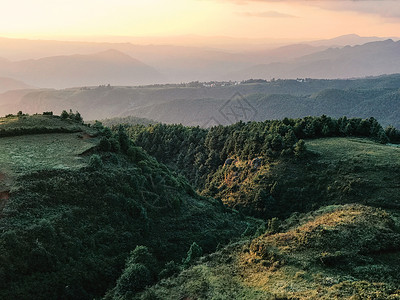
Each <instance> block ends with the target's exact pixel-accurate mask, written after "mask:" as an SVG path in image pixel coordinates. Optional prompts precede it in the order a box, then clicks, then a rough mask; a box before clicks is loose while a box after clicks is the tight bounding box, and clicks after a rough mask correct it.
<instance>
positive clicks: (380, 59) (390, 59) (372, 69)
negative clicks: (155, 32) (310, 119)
mask: <svg viewBox="0 0 400 300" xmlns="http://www.w3.org/2000/svg"><path fill="white" fill-rule="evenodd" d="M382 39H383V38H380V37H360V36H358V35H354V34H352V35H345V36H341V37H337V38H334V39H328V40H320V41H305V42H302V43H294V44H286V45H282V44H281V45H280V46H278V45H276V44H275V46H273V45H272V44H270V45H267V44H266V45H265V46H260V45H257V46H255V45H254V44H253V43H254V41H248V42H249V45H248V49H247V50H246V51H244V50H240V51H228V50H227V49H223V47H222V46H221V48H220V49H218V48H210V47H205V46H198V47H187V46H181V45H180V46H175V45H168V44H165V45H134V44H131V43H93V42H65V41H64V42H63V41H41V40H15V39H5V38H0V57H4V59H1V58H0V76H2V77H10V78H14V79H16V80H19V81H23V82H25V83H26V84H27V85H32V86H38V87H48V88H66V87H73V86H88V85H94V86H98V85H101V84H108V83H110V84H111V85H131V86H132V85H142V84H151V83H180V82H190V81H213V80H219V81H220V80H243V79H249V78H264V79H271V78H297V77H301V78H304V77H311V78H351V77H363V76H373V75H380V74H389V73H397V72H400V68H399V60H400V59H399V57H400V51H399V43H400V42H395V41H393V40H387V39H386V40H383V41H382ZM214 41H216V39H214ZM166 42H167V41H166ZM231 42H232V43H238V42H239V41H237V40H233V41H231ZM259 42H260V43H261V41H259ZM232 45H233V44H232ZM232 47H234V46H232ZM110 49H112V50H110ZM235 49H236V48H235ZM3 91H4V90H3Z"/></svg>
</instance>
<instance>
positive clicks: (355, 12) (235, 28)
mask: <svg viewBox="0 0 400 300" xmlns="http://www.w3.org/2000/svg"><path fill="white" fill-rule="evenodd" d="M0 5H1V6H0V36H2V37H13V38H33V39H37V38H46V39H62V38H65V39H67V38H68V39H71V38H72V39H85V38H92V39H93V38H96V37H98V38H100V39H101V38H102V37H107V36H108V37H110V36H126V37H129V36H133V37H145V36H157V37H166V36H180V35H199V36H229V37H237V38H244V37H245V38H255V39H260V38H271V39H285V38H290V39H319V38H332V37H335V36H339V35H344V34H349V33H356V34H359V35H361V36H383V37H391V36H398V35H399V33H400V1H398V0H325V1H319V0H136V1H135V0H34V1H32V0H13V1H10V0H0Z"/></svg>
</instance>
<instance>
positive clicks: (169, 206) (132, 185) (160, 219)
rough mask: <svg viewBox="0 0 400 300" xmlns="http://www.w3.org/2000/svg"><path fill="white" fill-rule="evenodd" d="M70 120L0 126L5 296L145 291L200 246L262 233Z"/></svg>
mask: <svg viewBox="0 0 400 300" xmlns="http://www.w3.org/2000/svg"><path fill="white" fill-rule="evenodd" d="M63 115H64V116H65V120H63V119H62V117H57V116H51V115H45V116H42V115H36V116H26V115H22V114H21V115H19V116H17V115H15V116H9V117H7V118H2V119H1V124H0V129H1V131H2V132H3V133H4V132H6V133H7V137H0V143H1V147H2V154H1V160H0V167H1V176H0V188H1V189H2V190H1V193H0V194H1V197H0V201H1V202H0V203H1V205H0V209H1V212H0V213H1V219H0V233H1V238H0V243H1V244H0V261H1V265H0V276H1V283H0V298H2V299H43V298H46V299H93V298H94V297H100V296H102V295H104V294H105V292H106V291H107V289H109V288H111V287H113V286H114V284H115V282H117V283H120V284H118V285H117V289H116V291H115V293H116V295H118V294H121V295H123V294H125V293H126V292H129V291H131V292H133V291H138V290H141V289H143V288H144V287H145V286H146V285H148V284H151V283H152V282H155V281H156V280H158V279H160V278H163V277H164V276H168V275H169V274H173V273H174V272H176V271H177V270H179V268H180V265H181V264H182V261H185V259H186V264H187V265H189V264H190V263H191V260H193V259H194V257H191V256H189V257H187V252H188V250H189V249H190V246H191V245H192V244H193V243H195V245H198V246H197V247H201V249H202V253H209V252H211V251H213V250H215V248H216V247H217V245H219V244H220V245H222V244H224V243H227V242H228V241H229V240H231V239H235V238H237V237H239V236H241V234H242V233H243V232H244V231H245V230H246V228H248V227H254V228H256V227H257V223H258V221H256V220H250V219H245V218H244V217H243V216H239V215H238V214H237V213H233V212H231V211H230V210H229V209H227V208H225V207H224V206H223V205H222V204H221V203H220V202H218V201H216V200H214V199H211V198H206V197H201V196H199V195H197V194H196V193H195V192H194V190H193V189H192V187H191V186H190V185H189V183H188V182H187V180H186V179H185V178H184V177H182V176H179V175H177V174H175V173H174V172H172V171H170V170H169V169H168V168H167V167H166V166H165V165H162V164H160V163H158V162H157V161H156V160H155V159H154V158H152V157H150V156H149V155H148V154H147V153H146V152H144V151H143V150H142V149H141V148H138V147H136V146H134V145H133V144H132V142H130V141H129V139H128V137H127V135H126V134H125V133H124V131H119V132H118V133H117V134H112V133H111V131H110V130H107V129H104V128H103V127H101V126H100V127H99V126H97V127H96V126H93V127H87V126H85V125H82V124H81V122H80V121H76V120H75V117H76V114H66V115H65V114H63ZM60 125H62V127H58V126H60ZM71 125H73V126H74V127H73V129H74V130H72V131H68V132H66V133H64V130H62V131H60V130H59V129H60V128H64V129H66V128H69V126H71ZM17 128H20V130H19V131H18V132H17V133H18V136H14V135H13V134H12V133H15V132H16V129H17ZM42 128H46V130H45V131H43V129H42ZM71 132H72V133H71ZM104 140H107V141H108V142H109V144H108V145H110V148H109V149H105V148H104V143H103V142H102V141H104ZM3 151H4V152H3ZM254 230H255V229H254ZM138 246H140V247H138ZM135 249H136V250H135ZM134 250H135V251H136V252H135V251H134ZM132 251H134V252H132ZM138 253H139V254H138ZM143 253H144V254H143ZM130 255H131V256H130ZM135 255H136V256H137V255H139V258H136V261H135V264H133V265H132V266H129V268H128V269H126V270H125V271H123V270H124V265H125V260H126V259H127V258H128V257H132V256H133V257H135ZM146 255H147V256H146ZM146 257H149V259H150V260H146V261H143V259H144V258H146ZM173 261H174V262H173ZM125 276H131V277H129V278H132V276H133V278H137V279H136V281H135V282H134V283H133V285H134V290H131V288H130V285H129V284H128V285H127V286H126V285H123V282H124V280H125ZM135 276H136V277H135ZM118 278H119V279H118Z"/></svg>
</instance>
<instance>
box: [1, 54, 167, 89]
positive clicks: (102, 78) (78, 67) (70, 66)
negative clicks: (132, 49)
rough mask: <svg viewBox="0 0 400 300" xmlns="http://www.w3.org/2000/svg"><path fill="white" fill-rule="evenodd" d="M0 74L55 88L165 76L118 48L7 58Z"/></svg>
mask: <svg viewBox="0 0 400 300" xmlns="http://www.w3.org/2000/svg"><path fill="white" fill-rule="evenodd" d="M0 74H5V75H9V76H10V77H14V78H18V79H21V80H23V81H26V82H29V83H30V84H33V85H36V86H40V87H55V88H66V87H73V86H86V85H100V84H108V83H110V84H120V85H138V84H146V83H147V84H149V83H154V82H158V81H160V80H162V78H163V76H162V75H161V74H160V73H159V72H157V71H156V70H155V69H153V68H152V67H150V66H147V65H146V64H144V63H142V62H140V61H139V60H136V59H134V58H132V57H130V56H129V55H126V54H124V53H122V52H120V51H117V50H106V51H103V52H99V53H95V54H90V55H82V54H80V55H78V54H75V55H69V56H52V57H45V58H41V59H30V60H23V61H17V62H8V63H4V64H2V66H1V69H0Z"/></svg>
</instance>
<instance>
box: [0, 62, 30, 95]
mask: <svg viewBox="0 0 400 300" xmlns="http://www.w3.org/2000/svg"><path fill="white" fill-rule="evenodd" d="M0 64H1V62H0ZM30 88H32V86H29V85H27V84H26V83H24V82H22V81H19V80H15V79H12V78H7V77H0V93H4V92H6V91H10V90H21V89H30Z"/></svg>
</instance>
